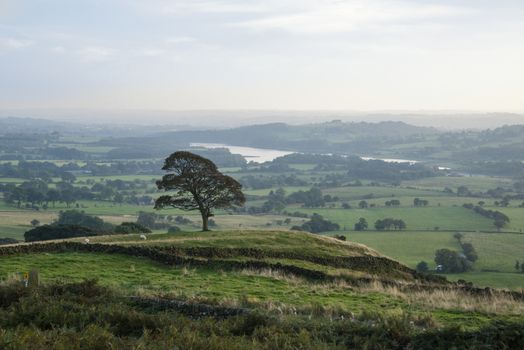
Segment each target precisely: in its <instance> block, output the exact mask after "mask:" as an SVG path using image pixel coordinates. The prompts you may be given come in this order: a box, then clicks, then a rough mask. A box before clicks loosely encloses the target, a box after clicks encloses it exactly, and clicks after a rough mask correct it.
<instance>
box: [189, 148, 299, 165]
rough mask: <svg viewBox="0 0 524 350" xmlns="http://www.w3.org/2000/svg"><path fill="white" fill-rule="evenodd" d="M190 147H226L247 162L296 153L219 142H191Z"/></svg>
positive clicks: (269, 159) (268, 160)
mask: <svg viewBox="0 0 524 350" xmlns="http://www.w3.org/2000/svg"><path fill="white" fill-rule="evenodd" d="M189 145H190V146H191V147H203V148H227V149H228V150H229V152H231V153H233V154H240V155H241V156H243V157H244V158H246V160H247V161H248V162H254V163H264V162H270V161H272V160H273V159H275V158H278V157H283V156H286V155H288V154H292V153H296V152H289V151H279V150H276V149H265V148H253V147H242V146H231V145H225V144H221V143H191V144H189Z"/></svg>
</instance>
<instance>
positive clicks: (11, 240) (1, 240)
mask: <svg viewBox="0 0 524 350" xmlns="http://www.w3.org/2000/svg"><path fill="white" fill-rule="evenodd" d="M16 243H18V241H17V240H16V239H14V238H0V245H5V244H16Z"/></svg>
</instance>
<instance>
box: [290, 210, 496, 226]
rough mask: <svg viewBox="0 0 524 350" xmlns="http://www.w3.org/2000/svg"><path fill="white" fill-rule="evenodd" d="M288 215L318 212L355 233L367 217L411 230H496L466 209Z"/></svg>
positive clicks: (310, 211) (489, 221) (370, 223)
mask: <svg viewBox="0 0 524 350" xmlns="http://www.w3.org/2000/svg"><path fill="white" fill-rule="evenodd" d="M286 210H287V211H288V212H294V211H300V212H304V213H308V214H313V213H318V214H320V215H322V216H323V217H324V218H326V219H328V220H330V221H333V222H336V223H338V224H339V225H340V226H341V227H342V228H344V227H345V228H346V230H352V229H353V226H354V224H355V223H356V222H357V221H358V220H359V218H365V219H366V220H367V221H368V223H369V225H370V227H373V225H374V223H375V221H376V220H379V219H384V218H395V219H402V220H404V221H405V222H406V224H407V228H408V229H409V230H433V229H434V228H435V227H439V228H440V229H441V230H459V231H460V230H464V231H477V230H487V231H489V230H494V226H493V221H492V220H489V219H487V218H484V217H481V216H480V215H478V214H475V213H474V212H473V211H471V210H468V209H465V208H462V207H444V206H442V207H425V208H413V207H400V208H385V207H382V208H369V209H340V208H335V209H329V208H321V209H305V208H298V207H288V208H286Z"/></svg>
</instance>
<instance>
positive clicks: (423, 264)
mask: <svg viewBox="0 0 524 350" xmlns="http://www.w3.org/2000/svg"><path fill="white" fill-rule="evenodd" d="M416 269H417V271H418V272H428V271H429V266H428V263H427V262H425V261H421V262H419V263H418V264H417V267H416Z"/></svg>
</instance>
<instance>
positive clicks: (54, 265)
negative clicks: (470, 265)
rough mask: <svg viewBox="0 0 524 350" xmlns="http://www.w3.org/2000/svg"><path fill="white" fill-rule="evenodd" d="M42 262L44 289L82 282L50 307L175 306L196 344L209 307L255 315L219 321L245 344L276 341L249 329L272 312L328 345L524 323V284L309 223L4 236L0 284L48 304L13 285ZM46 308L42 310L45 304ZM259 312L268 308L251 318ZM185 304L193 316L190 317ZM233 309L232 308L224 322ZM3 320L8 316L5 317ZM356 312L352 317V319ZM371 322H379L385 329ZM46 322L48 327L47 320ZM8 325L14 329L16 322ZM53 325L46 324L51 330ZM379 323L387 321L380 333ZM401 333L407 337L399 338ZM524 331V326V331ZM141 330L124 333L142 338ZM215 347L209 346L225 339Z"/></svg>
mask: <svg viewBox="0 0 524 350" xmlns="http://www.w3.org/2000/svg"><path fill="white" fill-rule="evenodd" d="M33 269H34V270H38V272H39V276H40V281H41V286H39V287H38V288H37V289H36V292H37V293H39V294H40V295H43V296H44V299H45V295H46V294H45V293H48V291H49V288H51V290H60V291H63V290H69V289H68V288H71V289H72V290H73V291H72V292H71V291H70V292H68V293H67V298H66V297H64V298H66V299H67V300H66V301H64V300H62V299H60V300H59V301H56V302H57V305H61V306H56V308H55V309H54V311H52V312H51V314H52V315H58V314H59V313H60V312H66V311H65V310H67V309H70V308H71V307H73V306H72V305H76V303H80V305H77V306H74V308H79V309H82V308H84V307H86V306H82V305H84V303H86V302H87V303H88V305H91V307H93V308H102V309H101V311H100V312H101V313H104V312H110V313H114V312H117V311H116V310H120V309H122V310H128V311H126V312H129V313H131V314H132V315H135V316H133V317H138V316H136V313H142V312H146V313H147V314H148V315H149V316H147V317H146V318H151V317H153V318H154V320H158V319H162V317H165V312H168V313H169V315H172V316H169V317H174V319H170V321H169V322H172V323H171V324H172V326H173V327H175V328H176V327H182V328H183V327H187V325H188V322H195V323H194V327H196V329H199V330H198V331H195V330H194V331H195V332H197V335H194V338H191V339H192V340H191V341H190V342H189V343H184V344H186V345H187V344H193V345H192V346H194V344H195V343H191V342H193V341H194V342H197V341H199V342H200V341H202V342H204V343H205V342H208V341H210V340H209V339H207V338H206V337H205V336H204V337H203V334H205V332H206V331H205V330H204V328H205V327H206V326H205V325H204V324H203V323H201V322H203V321H195V320H196V319H199V320H200V319H202V318H211V319H213V321H212V322H216V323H217V324H216V327H222V328H223V327H225V328H226V329H229V328H228V327H233V326H231V324H230V323H229V322H233V323H235V322H254V324H252V325H251V326H250V327H254V328H252V330H251V331H249V332H248V333H247V334H244V333H241V334H240V338H236V337H239V335H238V334H237V333H235V330H234V329H236V328H234V327H233V328H234V329H230V330H229V331H225V330H224V329H222V328H221V329H222V332H225V334H224V335H223V337H222V338H221V339H229V338H228V337H229V336H231V337H233V338H234V339H235V340H234V341H233V340H232V341H233V343H231V344H237V345H238V346H237V348H242V347H241V346H240V345H239V344H244V342H245V341H247V342H248V343H249V342H253V344H254V343H255V342H259V341H260V342H261V343H260V344H264V346H262V345H260V346H258V347H257V348H271V347H270V346H269V345H268V344H269V343H266V341H269V340H268V339H269V338H264V337H263V338H257V340H256V341H255V339H254V338H253V339H252V338H250V337H252V336H253V334H254V333H253V329H259V331H260V332H262V331H263V330H264V332H269V333H267V334H268V335H269V334H271V333H272V332H274V331H272V330H271V329H273V328H271V327H273V326H274V327H277V328H278V327H280V326H277V325H276V324H275V323H274V322H275V321H268V320H269V319H273V318H274V317H277V319H278V320H280V321H278V322H284V323H285V324H286V325H287V326H289V327H291V328H289V329H287V330H286V331H285V332H288V333H286V337H285V338H286V339H295V337H297V336H298V333H296V328H295V327H299V329H300V327H302V328H304V327H305V328H304V329H308V331H307V332H309V333H308V334H309V335H308V337H312V338H311V339H313V338H314V339H316V340H315V341H318V342H319V344H324V345H323V346H319V347H318V348H322V349H325V348H339V347H340V348H344V347H347V346H348V344H352V346H357V345H358V347H361V348H366V346H363V345H362V344H367V343H366V342H369V344H371V345H368V346H367V348H370V349H371V348H374V347H373V346H372V345H373V344H375V345H376V344H377V343H374V342H376V341H378V340H377V339H378V338H376V339H375V340H373V339H374V338H373V337H376V336H379V337H385V338H384V339H388V340H387V341H388V342H390V341H391V344H390V345H391V346H390V347H391V348H395V347H396V348H399V349H400V348H404V347H405V346H406V345H407V344H416V341H418V340H417V339H418V338H417V337H422V338H424V339H426V338H425V337H427V336H429V335H427V334H426V333H425V332H426V330H427V329H428V328H431V329H433V330H434V331H435V332H437V333H438V332H442V331H441V330H439V329H442V327H444V329H448V328H447V327H454V326H457V325H460V326H461V327H464V328H463V329H464V330H465V331H466V333H463V334H462V333H460V332H462V331H460V332H459V333H458V334H459V335H460V334H461V335H460V336H464V337H467V336H469V334H470V333H468V332H479V330H481V329H486V327H487V328H489V327H493V324H494V323H493V322H500V321H503V322H505V323H507V324H508V327H510V328H511V327H514V326H518V327H521V326H522V324H524V317H523V316H522V314H523V312H524V295H523V294H521V293H516V292H504V291H497V290H492V289H478V288H475V287H473V286H471V285H461V284H452V283H449V282H446V281H445V280H442V279H440V278H438V277H435V276H423V275H420V274H418V273H416V272H415V271H413V270H411V269H409V268H407V267H406V266H404V265H402V264H400V263H398V262H396V261H394V260H391V259H388V258H387V257H384V256H382V255H381V254H380V253H378V252H376V251H374V250H372V249H370V248H368V247H366V246H364V245H361V244H356V243H351V242H342V241H338V240H335V239H333V238H329V237H322V236H318V235H313V234H308V233H301V232H290V231H223V232H208V233H180V234H151V235H148V238H147V240H141V239H140V236H138V235H120V236H100V237H90V242H89V243H88V244H86V243H85V242H84V240H83V239H73V240H68V241H54V242H45V243H35V244H19V245H12V246H4V247H0V276H2V277H3V278H4V279H5V280H4V282H2V284H1V285H0V294H2V295H4V298H3V299H4V300H10V298H15V299H16V300H17V301H15V302H14V303H15V304H13V305H18V304H19V303H25V302H28V300H32V302H33V303H35V305H40V304H39V303H40V302H36V301H34V300H33V299H31V298H33V297H32V295H33V294H31V293H30V292H28V290H30V289H27V290H22V291H18V292H16V293H15V292H13V291H12V290H11V289H12V288H21V287H17V286H20V284H18V283H17V282H16V281H17V280H18V277H17V276H18V275H16V274H17V273H21V272H24V271H29V270H33ZM86 279H96V280H98V283H99V285H101V286H103V287H104V288H105V287H109V288H111V290H112V292H111V293H110V295H107V294H104V293H105V292H104V293H102V294H103V296H101V297H97V296H96V295H97V294H96V293H98V292H93V295H91V296H81V297H78V298H79V299H75V298H77V297H75V295H77V294H79V293H80V294H82V293H87V291H89V290H91V289H89V288H95V290H96V288H100V287H94V286H92V284H93V282H89V283H91V284H89V283H88V285H90V286H91V287H86V285H85V283H87V282H82V281H84V280H86ZM56 283H68V285H67V286H64V285H62V284H59V285H56ZM78 283H84V284H83V287H78V286H79V285H78ZM33 290H34V289H33ZM13 293H15V294H13ZM27 293H29V294H27ZM53 293H55V294H51V296H52V297H53V298H56V297H57V296H56V295H62V294H60V293H62V292H60V293H58V294H56V292H53ZM71 293H72V294H71ZM15 295H16V297H15ZM82 295H83V294H82ZM17 298H18V299H17ZM20 298H21V299H20ZM60 298H62V296H60ZM68 298H73V300H70V299H68ZM90 298H102V299H103V298H106V299H107V303H112V302H114V303H115V306H114V307H115V308H116V309H115V311H107V310H106V309H105V308H107V307H109V306H104V307H102V306H96V305H98V304H97V303H99V302H100V303H103V301H102V300H101V299H100V300H99V301H96V302H95V301H88V300H90ZM97 300H98V299H97ZM42 303H43V301H42ZM61 303H64V305H62V304H61ZM10 305H11V304H10V302H7V301H6V304H5V305H0V316H1V314H2V313H8V312H11V311H9V310H11V309H10V308H12V307H22V306H21V304H20V306H10ZM46 305H47V304H46ZM40 307H41V308H42V310H40V309H38V308H40ZM61 308H63V311H60V310H62V309H61ZM31 310H33V311H31V312H33V314H32V315H31V318H30V319H39V320H41V319H46V317H51V316H46V315H48V314H49V312H50V311H49V310H47V306H45V307H44V306H43V305H42V306H32V308H31ZM91 310H93V309H91ZM133 310H134V311H133ZM86 312H87V311H86ZM89 312H92V311H89ZM89 312H87V313H89ZM118 312H120V311H118ZM57 313H58V314H57ZM253 313H255V314H257V315H260V316H256V317H255V320H253V319H252V317H253V316H252V315H253ZM83 314H86V313H83ZM162 315H164V316H162ZM176 315H179V316H176ZM180 315H186V316H188V317H190V318H191V319H193V320H194V321H188V320H184V321H181V319H180V317H182V316H180ZM53 317H54V316H53ZM57 317H58V316H57ZM79 317H80V316H79ZM108 317H109V316H108ZM118 317H119V318H118V320H115V321H114V322H115V323H114V324H113V326H109V325H106V326H104V327H109V328H107V332H109V333H111V334H113V335H114V336H115V337H118V336H119V335H118V332H117V331H115V330H114V329H112V328H111V327H116V326H115V325H120V324H121V323H122V322H130V321H126V317H131V316H129V315H127V316H125V317H124V316H118ZM140 317H142V316H140ZM144 317H145V316H144ZM59 318H60V319H59V320H55V321H53V322H55V323H54V324H57V325H62V326H64V327H66V326H67V327H69V326H71V325H69V324H68V323H67V322H68V321H67V320H68V318H67V317H65V316H64V317H62V316H60V317H59ZM223 318H226V319H230V318H232V319H231V320H230V321H228V320H226V321H221V320H222V319H223ZM268 318H269V319H268ZM1 320H2V317H0V327H2V324H1V322H2V321H1ZM177 320H178V321H177ZM347 321H350V323H349V324H346V322H347ZM82 322H84V321H82ZM90 322H91V321H90ZM92 322H95V321H92ZM133 322H134V324H135V326H134V327H135V328H136V327H137V326H138V327H139V328H140V326H139V325H140V324H143V328H140V329H142V330H141V331H137V332H136V334H134V337H135V338H136V337H138V338H140V337H142V338H140V339H143V337H144V336H145V335H144V334H146V333H147V332H146V331H145V330H146V329H149V328H148V327H150V325H151V322H153V323H154V322H156V321H146V320H145V318H144V319H137V320H135V321H133ZM144 322H145V323H144ZM147 322H150V323H147ZM180 322H182V323H180ZM209 322H211V321H209ZM224 322H225V323H224ZM278 322H277V323H278ZM317 322H318V324H317ZM95 323H96V322H95ZM82 324H84V323H82ZM320 324H323V325H324V326H322V327H325V329H324V328H323V329H324V330H322V331H320V330H319V329H318V328H317V326H318V325H320ZM372 324H375V325H380V326H378V327H379V329H380V331H379V329H377V328H374V326H372ZM13 325H14V326H16V324H11V323H9V325H3V326H4V327H7V329H10V327H14V326H13ZM148 325H149V326H148ZM270 325H272V326H271V327H270ZM299 325H300V326H299ZM33 326H34V327H36V326H35V325H34V324H33ZM281 326H282V324H281ZM287 326H286V327H287ZM38 327H40V328H38ZM38 327H37V328H38V329H44V330H45V329H46V328H45V327H46V326H45V325H44V326H38ZM41 327H43V328H41ZM82 327H83V326H82ZM118 327H120V326H118ZM163 327H164V326H163ZM201 327H204V328H201ZM213 327H215V326H213ZM265 327H269V328H265ZM332 327H335V328H337V329H338V327H345V328H344V329H345V330H342V328H341V329H339V331H335V328H332ZM354 327H357V328H358V329H360V331H358V330H356V329H355V328H354ZM392 327H393V328H392ZM396 327H399V329H396ZM73 328H74V327H73ZM81 329H84V328H81ZM177 329H178V328H177ZM293 329H295V330H293ZM77 331H78V332H84V331H83V330H82V331H81V330H77ZM10 332H16V331H15V330H14V328H13V330H12V331H10ZM46 332H47V331H44V333H39V334H40V335H41V336H42V337H48V336H51V335H50V333H46ZM143 332H146V333H143ZM162 332H167V330H164V331H162ZM319 332H320V333H319ZM322 332H327V333H322ZM332 332H339V333H338V334H339V335H338V336H335V335H334V334H332ZM359 332H363V333H359ZM374 332H380V335H377V334H374ZM392 332H393V333H392ZM396 332H399V333H396ZM168 333H169V332H168ZM226 333H227V334H226ZM10 334H15V333H10ZM82 334H83V333H82ZM147 334H149V333H147ZM152 334H154V331H153V333H152ZM162 334H164V335H158V334H157V336H159V337H160V338H162V337H163V336H166V337H167V335H165V334H167V333H162ZM170 334H171V333H170ZM321 334H323V335H322V336H321ZM327 334H331V335H330V336H328V335H327ZM359 334H360V335H359ZM373 334H374V335H373ZM395 334H396V335H395ZM400 334H402V336H401V337H400V338H398V337H399V336H400ZM439 334H440V333H439ZM475 334H476V333H475ZM512 334H513V333H512ZM522 334H523V336H524V332H523V333H522ZM84 335H85V334H84ZM304 336H305V335H304ZM440 336H441V335H438V337H437V338H439V337H440ZM202 337H203V338H202ZM246 337H247V338H246ZM135 338H133V339H134V340H133V339H131V340H129V339H127V338H126V339H127V340H129V341H131V342H135V341H138V340H136V339H138V338H136V339H135ZM46 339H47V338H46ZM82 339H83V338H82ZM162 339H163V340H166V339H167V338H162ZM250 339H251V340H250ZM366 339H367V340H366ZM428 339H429V338H428ZM439 339H440V338H439ZM186 340H187V339H186ZM1 341H2V334H0V344H1ZM224 341H225V340H224ZM290 341H291V340H290ZM297 341H298V340H297ZM380 341H381V342H383V341H384V340H383V339H382V340H380ZM425 341H426V340H424V342H425ZM362 342H364V343H362ZM206 344H207V343H206ZM257 344H258V343H257ZM290 344H291V343H290ZM290 344H288V345H286V344H285V343H283V345H282V344H281V346H280V347H279V348H311V347H308V346H306V345H304V346H302V347H301V346H297V345H296V344H295V343H293V344H294V345H293V346H291V345H290ZM344 344H345V345H344ZM381 344H382V343H381ZM428 344H429V343H428ZM188 346H189V345H188ZM206 346H207V347H200V348H226V347H218V346H217V347H211V345H209V344H208V345H206ZM197 348H198V347H197ZM233 348H235V347H234V346H233ZM244 348H245V347H244ZM419 348H424V347H423V346H421V347H419Z"/></svg>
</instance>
